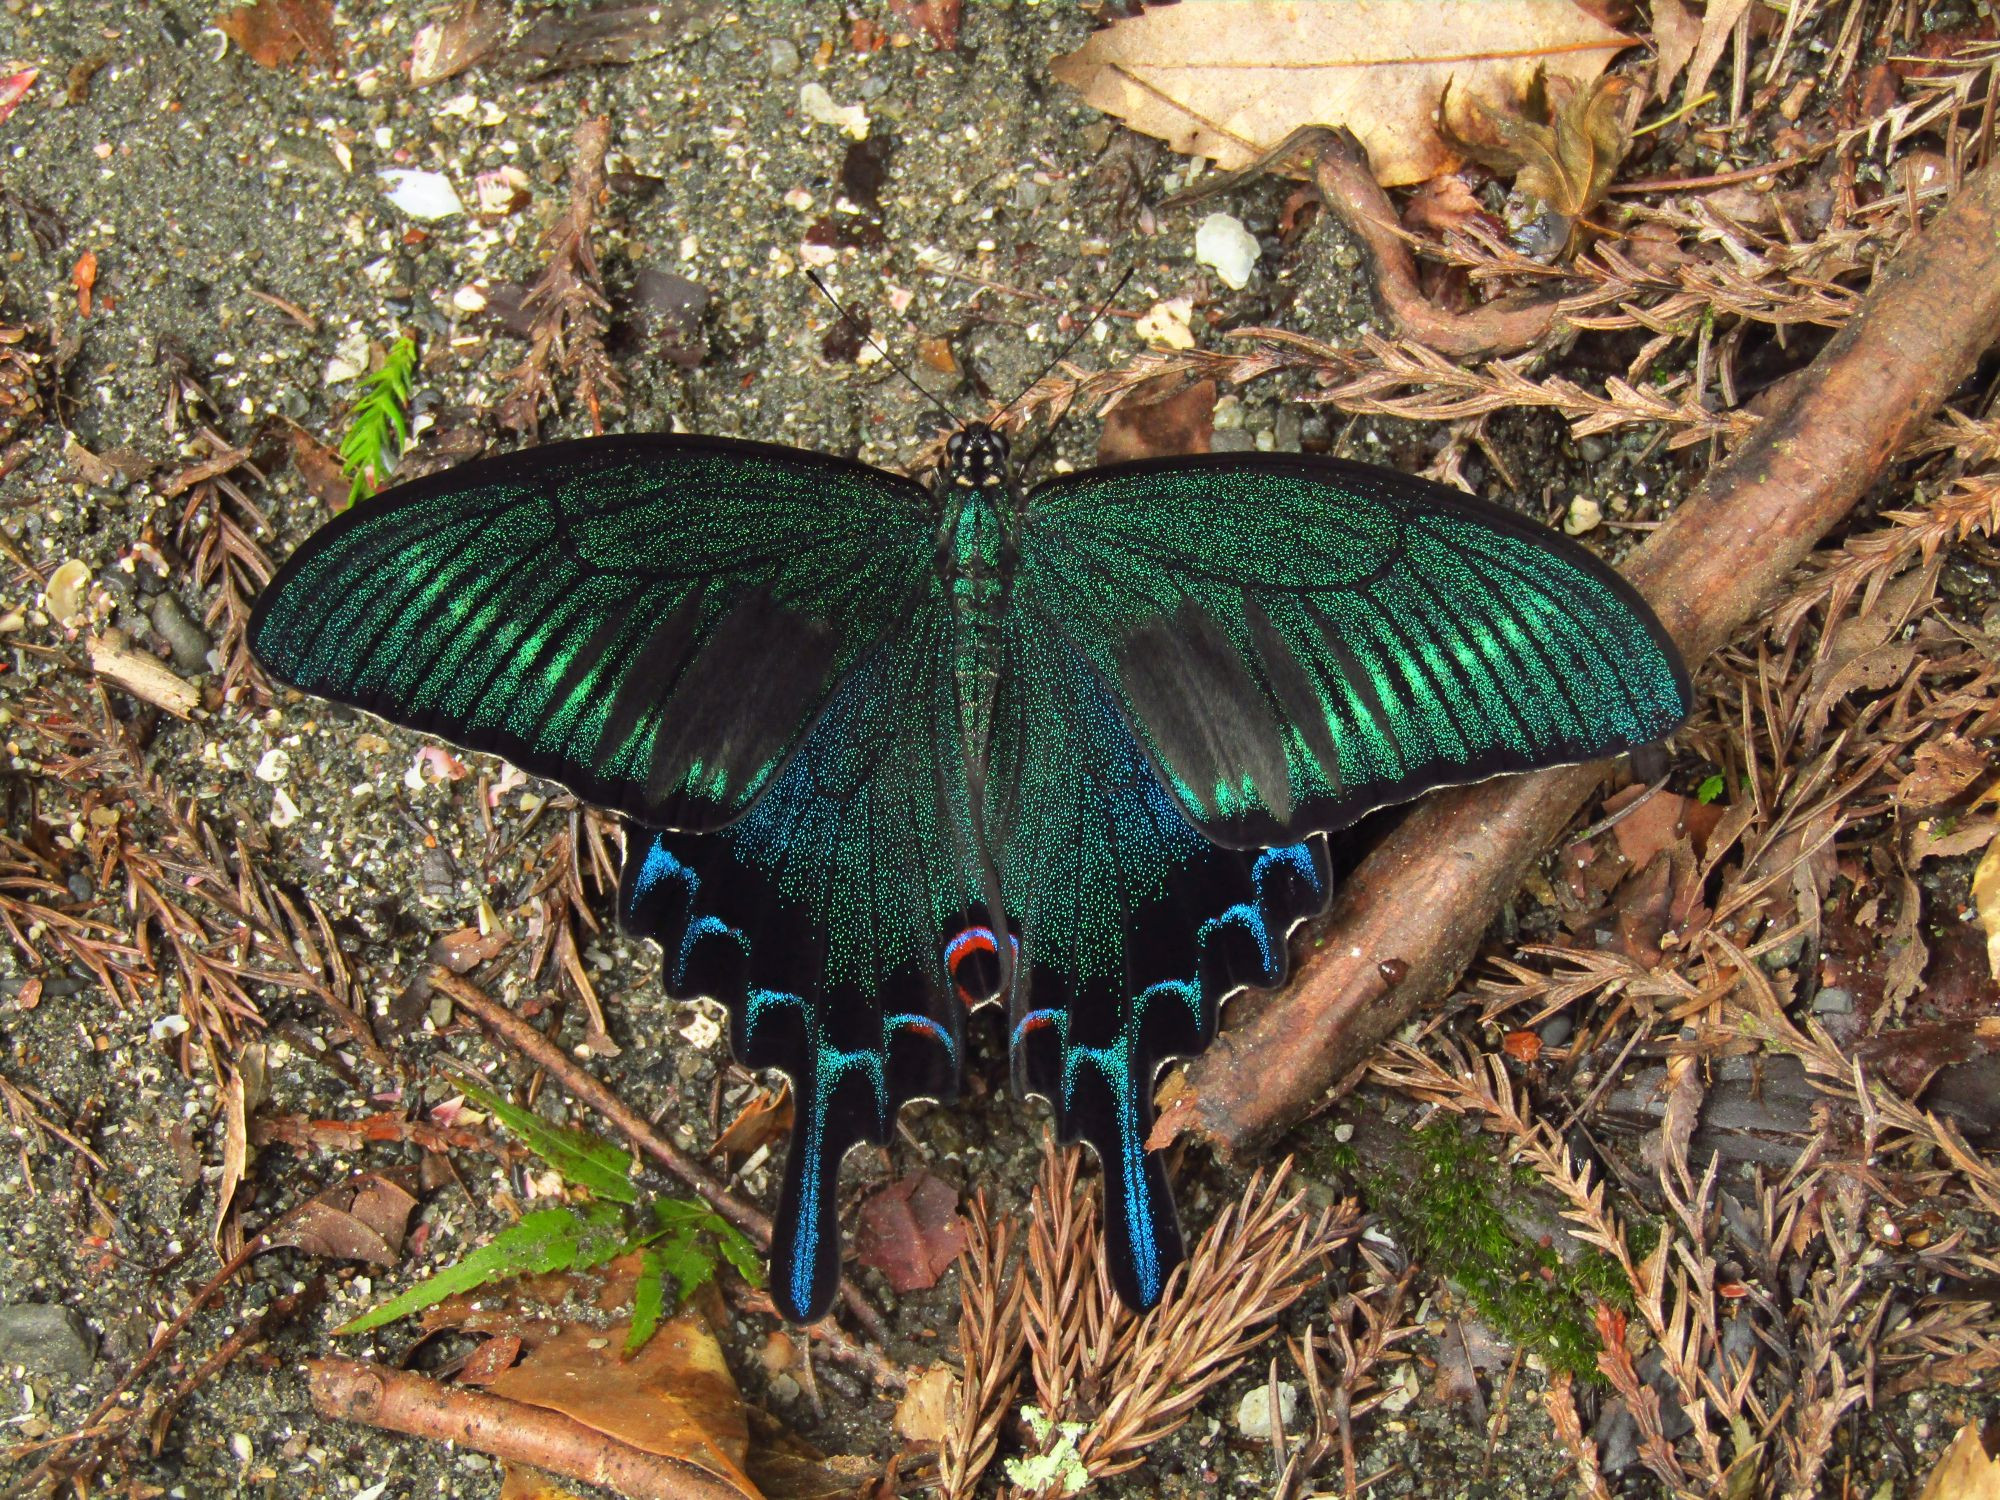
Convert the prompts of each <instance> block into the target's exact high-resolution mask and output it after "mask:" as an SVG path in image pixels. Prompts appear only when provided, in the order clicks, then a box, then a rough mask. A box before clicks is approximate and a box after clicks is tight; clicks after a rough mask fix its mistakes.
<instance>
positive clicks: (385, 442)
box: [340, 337, 417, 505]
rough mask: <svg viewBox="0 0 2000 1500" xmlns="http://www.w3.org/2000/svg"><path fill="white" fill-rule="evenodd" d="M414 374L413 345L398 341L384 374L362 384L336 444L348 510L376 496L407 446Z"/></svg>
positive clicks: (384, 364)
mask: <svg viewBox="0 0 2000 1500" xmlns="http://www.w3.org/2000/svg"><path fill="white" fill-rule="evenodd" d="M416 369H417V346H416V342H415V341H414V340H413V339H410V338H407V337H405V338H399V339H397V340H396V342H395V343H393V344H391V345H390V346H389V353H388V355H387V356H386V357H385V358H384V359H383V361H382V368H381V369H379V370H377V371H375V372H374V373H373V374H372V375H370V376H368V378H367V380H366V381H365V382H364V383H363V386H362V391H361V395H360V398H359V399H358V400H356V401H355V403H354V414H353V416H352V417H351V418H349V420H348V426H347V436H345V437H343V438H342V439H341V440H340V472H341V473H343V474H345V475H346V476H347V478H348V481H349V485H350V488H349V489H348V492H347V503H348V504H349V505H352V504H353V503H354V502H355V501H357V500H359V499H361V498H363V497H364V496H367V495H372V494H374V493H375V492H376V491H377V490H379V489H380V488H381V487H382V486H383V484H384V483H386V482H387V481H388V478H389V474H390V472H391V471H392V470H393V469H394V468H395V467H396V461H397V460H398V459H400V458H401V457H402V456H403V450H404V449H405V448H407V447H409V446H410V419H409V408H410V387H411V383H412V377H413V376H414V375H415V374H416Z"/></svg>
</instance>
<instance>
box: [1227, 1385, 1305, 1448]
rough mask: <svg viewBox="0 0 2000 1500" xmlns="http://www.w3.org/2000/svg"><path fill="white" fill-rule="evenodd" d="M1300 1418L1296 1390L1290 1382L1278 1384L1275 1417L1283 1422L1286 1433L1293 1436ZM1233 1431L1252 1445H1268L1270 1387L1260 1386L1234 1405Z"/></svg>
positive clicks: (1269, 1436)
mask: <svg viewBox="0 0 2000 1500" xmlns="http://www.w3.org/2000/svg"><path fill="white" fill-rule="evenodd" d="M1298 1414H1299V1388H1298V1387H1297V1386H1295V1385H1293V1384H1292V1383H1291V1382H1290V1381H1289V1380H1281V1381H1279V1382H1278V1415H1279V1416H1280V1417H1281V1418H1283V1419H1284V1423H1285V1431H1286V1432H1287V1433H1291V1434H1294V1435H1296V1434H1297V1432H1298V1427H1297V1425H1296V1424H1297V1420H1298ZM1236 1430H1237V1431H1238V1432H1240V1433H1242V1434H1243V1436H1245V1437H1247V1438H1249V1439H1251V1440H1252V1441H1253V1442H1259V1443H1268V1442H1270V1441H1271V1387H1270V1386H1269V1385H1260V1386H1258V1387H1257V1388H1256V1389H1255V1390H1252V1391H1246V1392H1244V1394H1243V1399H1242V1400H1241V1401H1239V1402H1237V1403H1236Z"/></svg>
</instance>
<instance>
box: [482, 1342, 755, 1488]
mask: <svg viewBox="0 0 2000 1500" xmlns="http://www.w3.org/2000/svg"><path fill="white" fill-rule="evenodd" d="M626 1332H627V1330H626V1329H625V1328H624V1327H623V1326H619V1327H613V1328H603V1329H600V1328H591V1327H586V1326H580V1325H575V1324H572V1325H569V1326H566V1327H564V1328H563V1329H561V1330H560V1331H559V1332H557V1333H556V1334H554V1335H553V1336H552V1337H550V1338H548V1339H545V1340H543V1341H542V1342H541V1343H540V1344H538V1345H537V1346H536V1347H535V1348H534V1350H533V1351H532V1352H530V1353H529V1355H528V1356H527V1358H525V1359H523V1360H522V1361H521V1362H520V1363H519V1364H518V1365H515V1366H513V1367H512V1368H511V1369H507V1370H503V1371H501V1372H500V1373H499V1374H498V1375H496V1376H494V1378H493V1379H492V1380H491V1381H490V1382H488V1384H487V1387H486V1388H487V1389H488V1390H489V1391H491V1392H492V1393H493V1394H494V1395H496V1396H506V1397H509V1398H511V1399H512V1400H515V1401H519V1402H522V1403H524V1404H526V1405H528V1406H539V1407H543V1408H546V1409H547V1410H550V1411H559V1412H561V1413H562V1414H563V1415H564V1416H566V1417H570V1418H573V1419H574V1420H576V1421H578V1422H581V1423H583V1424H584V1425H585V1426H586V1427H590V1428H592V1429H594V1430H596V1431H598V1432H601V1433H603V1434H604V1435H605V1436H606V1437H609V1438H613V1439H615V1440H617V1441H618V1442H621V1443H624V1444H626V1445H627V1446H628V1447H632V1448H638V1449H641V1450H642V1451H644V1452H647V1453H657V1454H659V1455H660V1456H661V1457H663V1458H674V1459H679V1460H680V1461H681V1462H683V1463H688V1464H692V1465H694V1466H695V1467H696V1468H700V1469H704V1470H706V1471H707V1472H708V1473H710V1474H713V1475H715V1476H716V1477H717V1478H719V1479H722V1480H724V1481H726V1482H728V1483H730V1484H733V1485H735V1486H736V1487H737V1488H738V1489H740V1490H742V1492H743V1493H744V1494H745V1495H747V1496H751V1497H755V1496H756V1495H757V1488H756V1486H755V1485H753V1484H752V1483H751V1482H750V1480H749V1478H748V1477H747V1476H746V1475H745V1474H744V1473H743V1467H742V1466H743V1460H744V1458H745V1456H746V1455H747V1453H748V1452H749V1448H750V1428H749V1420H748V1418H747V1417H746V1416H745V1414H744V1410H743V1399H742V1397H741V1396H740V1395H739V1394H738V1393H737V1390H736V1380H735V1378H734V1377H733V1376H732V1375H731V1374H730V1373H729V1366H728V1364H727V1363H726V1362H725V1361H724V1360H723V1357H722V1348H721V1346H720V1345H719V1344H717V1343H716V1341H715V1335H714V1334H712V1333H711V1332H709V1328H708V1324H707V1323H706V1322H704V1321H703V1320H702V1319H701V1318H699V1317H697V1316H695V1315H693V1314H689V1313H683V1314H682V1315H681V1316H680V1317H677V1318H674V1319H673V1320H671V1321H670V1322H667V1323H663V1324H661V1325H660V1328H659V1331H658V1332H656V1333H655V1334H654V1335H653V1336H652V1338H650V1339H648V1340H647V1341H646V1345H645V1347H644V1348H642V1349H641V1350H640V1351H639V1352H638V1353H637V1354H636V1355H634V1356H633V1357H632V1358H631V1359H629V1360H628V1359H625V1358H623V1357H621V1353H620V1351H621V1350H622V1349H623V1348H624V1344H625V1336H626Z"/></svg>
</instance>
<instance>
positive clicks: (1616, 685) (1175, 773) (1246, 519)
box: [1015, 454, 1689, 847]
mask: <svg viewBox="0 0 2000 1500" xmlns="http://www.w3.org/2000/svg"><path fill="white" fill-rule="evenodd" d="M1021 557H1022V561H1021V569H1020V576H1019V578H1018V580H1017V582H1016V585H1015V587H1016V590H1017V592H1018V593H1019V594H1020V595H1022V596H1023V597H1025V598H1027V599H1029V600H1031V601H1032V602H1033V604H1034V606H1035V607H1037V608H1040V609H1041V610H1043V611H1044V612H1045V613H1046V614H1047V615H1048V616H1049V617H1050V618H1052V619H1055V620H1058V621H1060V622H1061V628H1062V630H1063V631H1064V632H1065V633H1066V634H1067V635H1068V636H1069V638H1070V639H1071V640H1072V641H1073V642H1074V643H1075V645H1076V647H1077V648H1078V649H1079V650H1080V651H1082V652H1083V653H1084V654H1085V655H1086V656H1087V657H1088V658H1089V660H1090V662H1091V664H1092V665H1093V667H1094V668H1095V669H1096V670H1097V672H1098V674H1099V675H1100V677H1101V678H1102V679H1103V681H1104V682H1106V683H1107V684H1109V685H1111V686H1112V688H1113V690H1114V691H1115V693H1116V695H1117V698H1118V702H1119V705H1120V707H1121V709H1122V710H1123V712H1124V713H1125V714H1126V716H1127V717H1128V718H1129V719H1130V721H1131V723H1132V725H1133V728H1134V730H1135V731H1136V733H1137V735H1138V738H1139V742H1140V743H1141V745H1142V746H1143V747H1144V748H1145V751H1146V753H1147V756H1148V758H1149V759H1150V761H1151V762H1152V764H1153V766H1154V768H1155V769H1156V770H1157V772H1158V774H1159V776H1160V778H1161V780H1162V781H1163V782H1164V783H1165V784H1166V785H1167V786H1168V787H1169V788H1170V789H1171V790H1172V792H1173V793H1174V795H1175V797H1176V798H1177V800H1178V801H1179V802H1180V804H1181V806H1182V808H1183V810H1184V811H1185V812H1186V813H1187V815H1188V816H1189V817H1190V819H1192V821H1193V822H1194V823H1195V824H1196V826H1198V827H1199V828H1200V829H1201V830H1202V831H1203V832H1204V833H1205V834H1207V835H1208V836H1209V837H1211V838H1214V839H1217V840H1220V841H1222V842H1225V843H1230V844H1235V845H1239V846H1246V847H1254V846H1259V845H1276V844H1283V843H1285V842H1288V841H1290V840H1292V839H1295V838H1297V837H1299V836H1300V835H1301V834H1303V833H1305V832H1307V831H1310V830H1315V829H1320V830H1325V829H1333V828H1338V827H1341V826H1343V825H1344V824H1347V823H1350V822H1352V821H1353V820H1354V819H1356V818H1358V817H1360V816H1361V815H1363V814H1364V813H1367V812H1369V811H1371V810H1372V809H1374V808H1377V807H1382V806H1385V805H1388V804H1390V803H1394V802H1400V801H1403V800H1406V799H1408V798H1410V797H1414V796H1416V795H1417V794H1418V793H1420V792H1423V791H1426V790H1428V789H1430V788H1432V787H1437V786H1450V785H1455V784H1459V783H1463V782H1468V781H1478V780H1482V779H1484V778H1486V777H1488V776H1493V775H1497V774H1499V773H1501V772H1505V771H1520V770H1528V769H1532V768H1534V767H1537V766H1546V765H1556V764H1562V763H1565V762H1571V761H1579V760H1587V759H1591V758H1593V757H1596V756H1600V755H1610V754H1615V753H1618V752H1620V751H1623V750H1628V749H1631V748H1634V747H1635V746H1638V745H1643V744H1647V743H1650V742H1652V741H1654V740H1657V739H1659V738H1661V737H1662V736H1664V735H1665V734H1667V733H1668V732H1669V731H1671V730H1672V729H1673V728H1675V727H1676V726H1677V725H1678V724H1679V723H1680V722H1681V721H1682V719H1684V718H1685V717H1686V715H1687V711H1688V705H1689V690H1688V681H1687V674H1686V671H1685V669H1684V668H1683V667H1682V665H1681V663H1680V659H1679V657H1678V655H1677V654H1676V652H1675V650H1674V647H1673V644H1672V642H1671V641H1670V640H1669V639H1668V637H1667V635H1666V632H1665V631H1664V629H1662V627H1661V626H1660V624H1659V622H1658V620H1656V619H1655V618H1654V617H1653V615H1652V612H1651V611H1650V610H1649V609H1647V608H1646V606H1645V604H1644V603H1643V602H1642V601H1641V600H1640V599H1639V598H1638V596H1637V594H1636V593H1634V592H1633V590H1632V589H1631V587H1630V586H1629V585H1627V584H1626V583H1625V582H1624V581H1623V580H1621V579H1620V578H1619V577H1618V575H1617V574H1616V573H1615V572H1613V571H1612V570H1611V569H1610V568H1609V567H1607V566H1606V565H1605V564H1603V563H1602V562H1600V561H1598V560H1597V559H1596V558H1595V557H1594V556H1592V555H1591V554H1590V553H1589V552H1588V551H1587V550H1586V549H1584V548H1583V547H1581V546H1579V545H1577V544H1576V543H1574V542H1571V541H1570V540H1569V539H1567V538H1565V537H1562V536H1560V535H1557V534H1555V533H1553V532H1550V531H1548V530H1547V529H1546V528H1543V527H1540V526H1537V525H1534V524H1533V523H1531V522H1528V521H1526V520H1524V519H1522V518H1520V517H1518V516H1515V515H1513V514H1512V513H1511V512H1509V511H1506V510H1503V509H1501V508H1499V507H1498V506H1493V505H1488V504H1485V503H1483V502H1480V501H1477V500H1473V499H1470V498H1468V497H1466V496H1464V495H1460V494H1458V493H1457V492H1456V491H1453V490H1447V489H1445V488H1444V487H1442V486H1440V485H1433V484H1429V483H1427V482H1424V481H1421V480H1416V479H1411V478H1408V477H1407V476H1404V475H1400V474H1393V473H1389V472H1386V471H1382V470H1376V469H1368V468H1364V467H1361V466H1359V465H1352V464H1341V463H1335V462H1331V461H1326V460H1313V459H1306V458H1298V457H1290V456H1283V455H1268V456H1261V457H1252V456H1249V455H1238V454H1230V455H1216V456H1214V457H1208V458H1186V459H1170V460H1161V461H1157V462H1146V463H1138V464H1128V465H1120V466H1117V467H1113V468H1107V469H1098V470H1093V471H1089V472H1085V473H1082V474H1076V475H1071V476H1065V477H1063V478H1059V479H1056V480H1053V481H1051V482H1050V483H1048V484H1045V485H1043V486H1041V487H1040V488H1039V489H1037V490H1036V491H1035V492H1034V493H1033V495H1032V496H1031V497H1030V499H1029V513H1028V519H1027V523H1026V525H1025V526H1024V527H1023V531H1022V540H1021Z"/></svg>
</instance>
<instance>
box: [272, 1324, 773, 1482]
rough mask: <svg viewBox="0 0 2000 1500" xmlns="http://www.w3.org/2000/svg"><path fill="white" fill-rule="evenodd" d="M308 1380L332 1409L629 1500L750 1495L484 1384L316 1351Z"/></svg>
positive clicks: (345, 1418)
mask: <svg viewBox="0 0 2000 1500" xmlns="http://www.w3.org/2000/svg"><path fill="white" fill-rule="evenodd" d="M306 1379H307V1382H308V1384H309V1385H310V1386H311V1388H312V1399H313V1407H314V1409H316V1410H317V1411H318V1412H319V1414H320V1415H321V1416H323V1417H332V1418H335V1419H336V1420H338V1421H342V1422H362V1423H365V1424H366V1425H368V1426H370V1427H380V1428H382V1429H383V1430H385V1431H388V1432H405V1433H408V1434H409V1435H410V1436H412V1437H420V1438H428V1439H430V1440H431V1441H432V1442H434V1443H457V1444H458V1445H460V1446H461V1447H466V1448H475V1449H477V1450H478V1451H479V1452H481V1453H490V1454H492V1455H493V1456H494V1457H495V1458H504V1459H508V1460H510V1461H512V1462H514V1463H523V1464H533V1465H534V1466H535V1467H536V1468H538V1469H546V1470H548V1472H549V1473H551V1474H559V1475H561V1476H562V1477H563V1478H565V1479H577V1480H581V1481H583V1482H584V1483H585V1484H598V1485H603V1486H604V1487H605V1488H606V1489H608V1490H612V1491H614V1492H616V1493H617V1494H620V1495H625V1496H628V1497H630V1500H743V1492H742V1491H741V1490H740V1489H738V1488H737V1487H736V1486H735V1485H733V1484H730V1483H729V1482H728V1481H726V1480H724V1479H722V1478H721V1477H720V1476H718V1475H715V1474H711V1473H709V1472H708V1471H707V1470H706V1469H701V1468H697V1467H696V1466H695V1465H693V1464H690V1463H683V1462H682V1461H680V1460H679V1459H672V1458H664V1457H662V1456H660V1455H659V1454H657V1453H645V1452H642V1451H641V1450H639V1449H637V1448H630V1447H627V1446H626V1445H625V1444H623V1443H621V1442H619V1441H617V1439H615V1438H610V1437H606V1436H605V1435H604V1434H603V1433H601V1432H599V1431H597V1430H596V1429H595V1428H592V1427H586V1426H584V1425H583V1423H581V1422H578V1421H576V1420H575V1419H574V1418H571V1417H566V1416H564V1415H562V1413H560V1412H555V1411H548V1410H545V1409H544V1408H542V1407H539V1406H528V1405H525V1404H524V1403H522V1402H519V1401H509V1400H507V1399H506V1398H505V1397H502V1396H492V1395H488V1394H487V1393H486V1392H485V1391H478V1390H473V1389H471V1388H469V1387H466V1386H451V1385H440V1384H439V1383H438V1382H436V1381H434V1380H430V1379H427V1378H425V1377H424V1376H422V1375H416V1374H412V1373H411V1372H410V1371H408V1370H392V1369H390V1368H389V1367H388V1366H386V1365H377V1364H370V1363H369V1362H368V1361H366V1360H360V1359H309V1360H307V1361H306Z"/></svg>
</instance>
